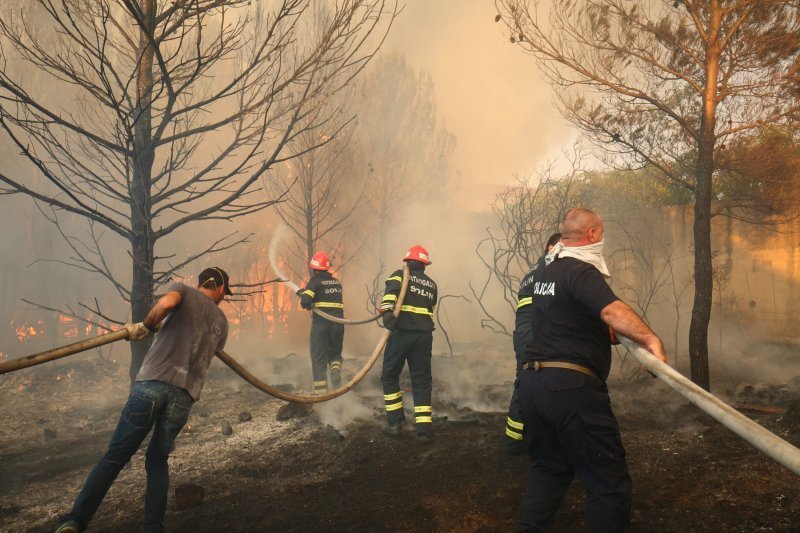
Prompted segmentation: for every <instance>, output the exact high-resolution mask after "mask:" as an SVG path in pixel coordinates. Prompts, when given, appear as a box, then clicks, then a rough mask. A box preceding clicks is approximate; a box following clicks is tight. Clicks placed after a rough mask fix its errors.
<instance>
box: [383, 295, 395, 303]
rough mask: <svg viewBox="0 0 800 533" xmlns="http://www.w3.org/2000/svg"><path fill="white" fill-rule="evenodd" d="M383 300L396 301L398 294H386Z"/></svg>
mask: <svg viewBox="0 0 800 533" xmlns="http://www.w3.org/2000/svg"><path fill="white" fill-rule="evenodd" d="M381 301H382V302H396V301H397V295H396V294H385V295H384V296H383V298H382V299H381Z"/></svg>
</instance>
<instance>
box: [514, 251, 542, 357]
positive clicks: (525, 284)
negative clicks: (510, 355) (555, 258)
mask: <svg viewBox="0 0 800 533" xmlns="http://www.w3.org/2000/svg"><path fill="white" fill-rule="evenodd" d="M542 270H544V256H542V257H540V258H539V260H538V261H536V264H535V265H533V268H532V269H531V271H530V272H528V273H527V274H526V275H525V277H524V278H522V281H521V282H520V284H519V293H518V296H517V313H516V318H515V323H514V337H513V339H514V353H515V354H516V355H517V359H519V358H520V357H522V356H523V355H524V354H525V348H526V347H527V346H528V344H530V342H531V339H532V338H533V327H532V326H531V310H532V309H533V305H532V304H533V284H534V283H535V282H536V279H537V277H538V276H539V275H540V274H541V273H542Z"/></svg>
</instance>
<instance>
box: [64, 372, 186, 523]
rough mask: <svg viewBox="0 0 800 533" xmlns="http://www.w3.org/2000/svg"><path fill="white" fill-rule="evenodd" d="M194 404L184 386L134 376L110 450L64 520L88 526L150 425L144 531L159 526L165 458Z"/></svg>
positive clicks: (166, 482)
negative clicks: (150, 435)
mask: <svg viewBox="0 0 800 533" xmlns="http://www.w3.org/2000/svg"><path fill="white" fill-rule="evenodd" d="M193 403H194V400H193V399H192V397H191V396H190V395H189V393H188V392H187V391H186V390H185V389H182V388H179V387H175V386H173V385H169V384H167V383H162V382H160V381H137V382H136V384H135V385H134V387H133V391H131V395H130V396H129V397H128V401H127V402H126V403H125V407H124V408H123V409H122V414H121V415H120V418H119V423H118V424H117V429H116V430H115V431H114V435H113V436H112V437H111V442H110V443H109V445H108V451H107V452H106V454H105V455H104V456H103V458H102V459H100V462H99V463H98V464H97V466H95V467H94V470H92V472H91V474H89V477H88V478H87V479H86V483H84V485H83V489H81V492H80V494H79V495H78V498H77V500H75V505H73V507H72V511H71V512H70V514H69V515H67V516H66V517H64V520H65V521H66V520H75V521H77V522H78V523H79V524H80V525H81V526H82V527H83V528H86V527H87V525H88V524H89V521H90V520H91V519H92V516H94V513H95V511H97V508H98V507H99V506H100V503H101V502H102V501H103V498H105V496H106V493H107V492H108V489H110V488H111V484H112V483H114V480H115V479H116V478H117V475H118V474H119V472H120V470H122V467H124V466H125V465H126V464H127V463H128V461H130V459H131V457H133V455H134V454H135V453H136V451H137V450H138V449H139V447H140V446H141V444H142V441H143V440H144V438H145V437H146V436H147V434H148V433H150V429H153V428H154V429H153V436H152V438H151V439H150V444H149V445H148V446H147V453H146V455H145V470H146V471H147V490H146V493H145V498H144V529H145V531H148V532H149V531H163V530H164V526H163V525H162V522H163V521H164V513H165V512H166V510H167V493H168V492H169V466H168V465H167V459H168V458H169V454H170V452H171V451H172V447H173V444H174V443H175V437H177V436H178V433H180V431H181V429H182V428H183V425H184V424H185V423H186V419H187V418H188V417H189V411H190V410H191V408H192V404H193Z"/></svg>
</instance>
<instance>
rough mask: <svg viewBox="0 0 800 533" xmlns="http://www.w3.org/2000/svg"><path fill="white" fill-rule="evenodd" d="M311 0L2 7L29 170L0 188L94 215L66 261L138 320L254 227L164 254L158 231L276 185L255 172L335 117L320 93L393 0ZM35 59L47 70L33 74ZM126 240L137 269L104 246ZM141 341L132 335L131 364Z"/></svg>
mask: <svg viewBox="0 0 800 533" xmlns="http://www.w3.org/2000/svg"><path fill="white" fill-rule="evenodd" d="M251 4H254V5H251ZM311 4H312V3H311V2H310V1H308V0H283V1H278V2H275V3H273V4H270V7H264V3H252V2H251V1H250V0H178V1H169V2H168V1H163V0H161V1H159V0H92V1H86V0H60V1H58V0H38V2H37V3H36V6H35V7H36V10H37V16H38V19H37V21H35V22H33V21H32V20H31V10H32V9H31V8H30V6H29V5H26V6H25V9H23V8H20V9H17V10H14V12H13V13H12V14H11V15H9V16H5V17H3V18H2V20H0V132H2V134H3V137H4V138H3V141H4V142H10V143H12V144H13V145H14V146H15V147H16V149H17V150H18V152H20V153H21V154H22V157H24V158H25V159H26V160H27V161H28V163H29V169H28V173H29V174H30V175H32V176H35V178H33V179H31V178H28V177H25V178H23V177H15V176H14V175H11V174H10V173H8V172H7V171H4V170H2V169H0V183H2V186H3V191H2V192H7V193H9V192H10V193H18V194H22V195H27V196H28V197H30V198H33V199H34V200H35V201H37V202H40V203H42V204H45V205H47V206H49V207H50V208H51V209H52V210H53V219H54V220H55V221H58V218H57V216H58V215H59V214H61V213H64V212H66V213H71V214H74V215H77V216H78V217H80V218H82V219H84V220H85V221H86V222H88V224H89V225H90V228H91V235H92V236H91V238H89V239H86V240H71V241H70V245H71V246H72V250H73V252H74V253H75V257H74V258H73V260H72V261H71V263H72V264H73V265H74V266H77V267H78V268H82V269H84V270H86V271H89V272H92V273H94V274H97V275H100V276H101V277H103V278H105V279H106V280H107V281H108V282H110V283H111V284H112V286H113V287H114V288H115V289H116V291H117V292H118V293H119V295H120V296H121V297H122V298H123V299H124V300H125V301H127V302H129V303H130V316H131V319H132V320H133V321H140V320H141V319H142V318H143V317H144V316H145V313H146V312H147V310H148V308H149V307H150V306H151V304H152V303H153V295H154V292H155V291H156V290H157V289H158V288H159V287H161V286H163V285H164V284H165V283H167V282H168V281H169V279H170V277H171V276H172V274H173V273H175V272H177V271H179V270H180V269H182V268H184V267H186V266H187V265H188V264H190V263H191V262H193V261H195V260H197V259H198V258H200V257H201V256H203V255H206V254H210V253H214V252H220V251H223V250H227V249H229V248H230V247H231V246H234V245H236V244H237V243H241V242H244V241H245V240H246V237H245V236H239V235H236V232H235V231H233V232H229V233H227V234H222V235H221V236H218V237H209V236H208V231H209V230H208V226H203V229H202V230H201V232H202V238H200V239H198V243H194V244H193V245H192V248H191V249H188V248H187V249H184V250H174V249H170V250H169V251H166V252H165V251H162V252H161V254H160V255H159V254H157V245H158V244H159V243H161V246H162V247H165V246H168V244H164V243H162V240H163V239H165V238H166V237H168V236H174V235H175V234H176V233H178V232H179V231H180V230H183V233H182V234H183V235H186V230H187V229H188V228H189V227H194V226H195V225H196V223H202V222H209V221H233V220H235V219H237V218H239V217H243V216H246V215H248V214H251V213H254V212H257V211H260V210H262V209H264V208H265V207H267V206H269V205H271V204H273V203H274V202H276V201H278V200H280V197H276V196H267V195H266V194H263V193H262V192H261V191H262V190H263V182H262V180H261V178H262V176H264V175H265V173H266V171H267V170H268V169H269V168H271V167H272V166H273V165H275V164H276V163H280V162H284V161H286V160H289V159H292V158H295V157H296V156H297V155H298V153H299V151H298V150H299V149H298V147H297V145H296V140H297V138H298V136H300V135H302V134H303V133H304V132H308V131H312V130H314V129H315V128H318V127H320V126H322V125H331V124H333V123H334V122H336V121H337V120H339V118H338V116H337V115H336V114H335V113H334V112H333V111H330V112H328V113H320V112H318V109H319V106H320V102H321V101H323V100H324V99H325V98H326V97H327V96H328V95H330V94H332V93H335V92H336V91H337V90H339V89H340V88H341V87H343V86H345V85H346V84H347V83H349V82H350V80H352V78H353V76H355V75H356V74H357V73H358V72H360V71H361V69H363V67H364V66H365V65H366V63H367V62H368V61H369V59H371V57H372V56H373V54H374V53H375V51H376V50H377V48H378V47H379V45H380V43H381V41H382V37H383V36H384V35H385V32H386V31H388V28H389V26H390V24H391V21H392V20H393V18H394V16H395V14H396V7H397V6H396V4H395V3H394V2H392V1H388V0H345V1H342V2H338V3H337V4H336V6H335V8H332V9H331V10H330V12H329V13H328V15H327V17H326V18H325V20H324V23H323V25H322V27H321V28H319V27H318V26H317V28H318V29H319V31H315V32H312V31H310V26H311V24H310V23H309V22H308V19H309V17H310V16H311V15H312V14H313V9H312V7H311ZM26 70H27V71H30V70H33V71H36V72H38V73H40V74H43V75H42V76H37V79H38V80H39V81H37V82H36V83H28V82H26V80H28V79H29V78H27V77H26V76H25V75H24V73H25V71H26ZM42 78H44V80H42ZM312 117H313V120H312ZM331 129H332V130H335V128H331ZM328 140H329V139H327V138H319V139H318V142H317V143H315V144H313V145H311V146H304V147H303V148H302V150H303V151H310V150H313V149H315V148H316V147H318V146H321V145H324V144H325V143H326V142H328ZM201 225H202V224H201ZM100 229H102V231H104V232H106V233H110V234H111V235H112V236H113V237H114V239H113V241H114V242H112V243H108V244H106V243H105V241H104V240H103V236H102V235H99V233H102V232H101V231H100ZM215 231H218V230H215ZM105 240H108V239H107V238H105ZM173 246H174V241H173ZM120 247H122V248H123V249H127V251H128V252H129V254H130V275H129V276H128V275H125V274H124V273H121V272H120V271H119V270H118V269H117V270H115V269H114V267H113V265H112V264H111V262H110V261H109V260H108V257H109V255H110V254H111V251H113V250H115V249H119V248H120ZM98 311H99V310H98ZM146 348H147V347H146V346H143V343H132V344H131V349H132V358H131V376H132V377H133V376H135V374H136V372H137V370H138V367H139V365H140V364H141V360H142V359H143V357H144V353H145V351H146Z"/></svg>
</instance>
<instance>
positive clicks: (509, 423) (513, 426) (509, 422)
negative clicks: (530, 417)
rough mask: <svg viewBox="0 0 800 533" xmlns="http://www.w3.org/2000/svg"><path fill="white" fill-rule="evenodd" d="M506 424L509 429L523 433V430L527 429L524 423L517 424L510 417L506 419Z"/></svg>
mask: <svg viewBox="0 0 800 533" xmlns="http://www.w3.org/2000/svg"><path fill="white" fill-rule="evenodd" d="M506 424H508V425H509V427H512V428H514V429H518V430H520V431H522V428H523V427H525V424H523V423H522V422H517V421H516V420H514V419H512V418H510V417H506Z"/></svg>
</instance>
